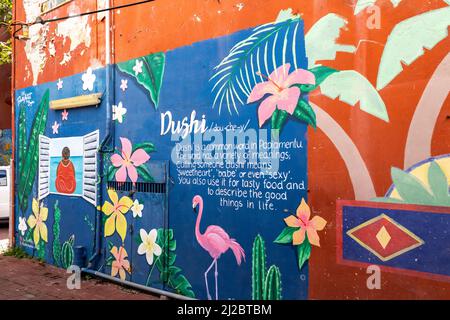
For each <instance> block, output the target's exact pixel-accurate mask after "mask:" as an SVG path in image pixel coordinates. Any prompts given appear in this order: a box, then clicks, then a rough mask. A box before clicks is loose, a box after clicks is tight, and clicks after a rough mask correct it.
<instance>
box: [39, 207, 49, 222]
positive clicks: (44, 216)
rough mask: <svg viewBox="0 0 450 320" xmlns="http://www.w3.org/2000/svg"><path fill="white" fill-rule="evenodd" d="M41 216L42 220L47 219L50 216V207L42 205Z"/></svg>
mask: <svg viewBox="0 0 450 320" xmlns="http://www.w3.org/2000/svg"><path fill="white" fill-rule="evenodd" d="M39 218H41V221H47V218H48V208H46V207H41V209H40V210H39Z"/></svg>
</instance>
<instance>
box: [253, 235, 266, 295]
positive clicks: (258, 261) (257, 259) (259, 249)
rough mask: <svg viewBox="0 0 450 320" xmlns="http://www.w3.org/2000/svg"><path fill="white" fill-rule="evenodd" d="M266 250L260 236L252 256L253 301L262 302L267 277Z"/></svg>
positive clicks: (255, 242) (255, 243) (254, 243)
mask: <svg viewBox="0 0 450 320" xmlns="http://www.w3.org/2000/svg"><path fill="white" fill-rule="evenodd" d="M265 273H266V249H265V245H264V240H263V238H262V237H261V236H260V235H259V234H258V235H257V236H256V238H255V241H254V242H253V254H252V299H253V300H262V298H263V290H264V279H265V277H266V275H265Z"/></svg>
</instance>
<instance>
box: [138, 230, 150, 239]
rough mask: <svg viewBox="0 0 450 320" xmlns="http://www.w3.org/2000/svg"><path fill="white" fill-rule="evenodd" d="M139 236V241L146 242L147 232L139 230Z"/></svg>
mask: <svg viewBox="0 0 450 320" xmlns="http://www.w3.org/2000/svg"><path fill="white" fill-rule="evenodd" d="M139 235H140V236H141V240H142V242H143V243H144V242H145V241H146V240H147V237H148V235H147V231H145V230H144V229H142V228H141V230H139Z"/></svg>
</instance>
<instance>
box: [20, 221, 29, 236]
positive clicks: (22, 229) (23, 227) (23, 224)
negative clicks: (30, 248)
mask: <svg viewBox="0 0 450 320" xmlns="http://www.w3.org/2000/svg"><path fill="white" fill-rule="evenodd" d="M27 229H28V227H27V223H26V220H25V218H23V217H19V231H20V233H21V234H22V236H24V235H25V232H26V231H27Z"/></svg>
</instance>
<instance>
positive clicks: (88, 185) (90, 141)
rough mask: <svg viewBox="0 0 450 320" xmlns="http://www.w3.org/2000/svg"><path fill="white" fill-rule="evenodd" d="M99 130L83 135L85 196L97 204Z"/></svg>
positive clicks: (87, 199)
mask: <svg viewBox="0 0 450 320" xmlns="http://www.w3.org/2000/svg"><path fill="white" fill-rule="evenodd" d="M99 135H100V134H99V131H98V130H97V131H94V132H91V133H89V134H87V135H85V136H84V137H83V153H84V154H83V198H84V199H85V200H86V201H88V202H90V203H92V204H93V205H94V206H96V205H97V149H98V146H99V140H100V137H99Z"/></svg>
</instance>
